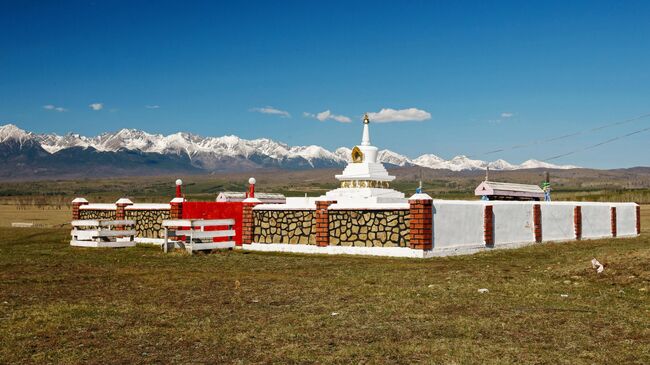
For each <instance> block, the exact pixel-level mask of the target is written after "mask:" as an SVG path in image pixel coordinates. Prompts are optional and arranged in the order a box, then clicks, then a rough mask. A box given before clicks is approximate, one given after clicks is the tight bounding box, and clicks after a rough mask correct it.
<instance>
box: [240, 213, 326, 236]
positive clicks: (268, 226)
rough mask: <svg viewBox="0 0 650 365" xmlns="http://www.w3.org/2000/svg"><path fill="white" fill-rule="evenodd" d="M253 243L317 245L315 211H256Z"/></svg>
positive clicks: (254, 214)
mask: <svg viewBox="0 0 650 365" xmlns="http://www.w3.org/2000/svg"><path fill="white" fill-rule="evenodd" d="M253 217H254V227H255V229H254V230H253V242H258V243H292V244H309V245H315V244H316V217H315V214H314V211H313V210H254V211H253Z"/></svg>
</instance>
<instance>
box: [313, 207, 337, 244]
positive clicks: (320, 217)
mask: <svg viewBox="0 0 650 365" xmlns="http://www.w3.org/2000/svg"><path fill="white" fill-rule="evenodd" d="M334 203H336V201H334V200H320V201H316V212H315V213H316V246H318V247H327V246H329V244H330V216H329V210H328V208H329V206H330V205H332V204H334Z"/></svg>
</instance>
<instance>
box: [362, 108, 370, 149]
mask: <svg viewBox="0 0 650 365" xmlns="http://www.w3.org/2000/svg"><path fill="white" fill-rule="evenodd" d="M369 124H370V118H368V113H366V114H364V115H363V136H362V137H361V145H362V146H370V131H369V128H368V125H369Z"/></svg>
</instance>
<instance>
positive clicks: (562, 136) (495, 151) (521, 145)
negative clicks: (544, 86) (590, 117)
mask: <svg viewBox="0 0 650 365" xmlns="http://www.w3.org/2000/svg"><path fill="white" fill-rule="evenodd" d="M648 117H650V113H646V114H641V115H638V116H636V117H632V118H628V119H624V120H620V121H616V122H612V123H608V124H603V125H601V126H598V127H594V128H587V129H583V130H579V131H577V132H573V133H568V134H564V135H560V136H556V137H551V138H546V139H541V140H537V141H531V142H528V143H524V144H517V145H513V146H510V147H504V148H498V149H495V150H491V151H487V152H484V153H483V154H480V155H475V156H472V157H478V156H484V155H492V154H495V153H499V152H504V151H509V150H516V149H521V148H526V147H530V146H535V145H540V144H545V143H550V142H555V141H560V140H563V139H567V138H571V137H576V136H580V135H583V134H588V133H593V132H597V131H600V130H603V129H606V128H610V127H614V126H619V125H623V124H627V123H631V122H636V121H638V120H641V119H645V118H648ZM639 133H640V132H639ZM622 137H626V136H621V138H622ZM545 161H546V160H545Z"/></svg>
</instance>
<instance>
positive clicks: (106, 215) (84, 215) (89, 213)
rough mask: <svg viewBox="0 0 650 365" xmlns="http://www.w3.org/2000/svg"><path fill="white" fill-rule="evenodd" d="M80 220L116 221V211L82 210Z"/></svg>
mask: <svg viewBox="0 0 650 365" xmlns="http://www.w3.org/2000/svg"><path fill="white" fill-rule="evenodd" d="M79 219H115V210H105V209H81V210H79Z"/></svg>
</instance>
